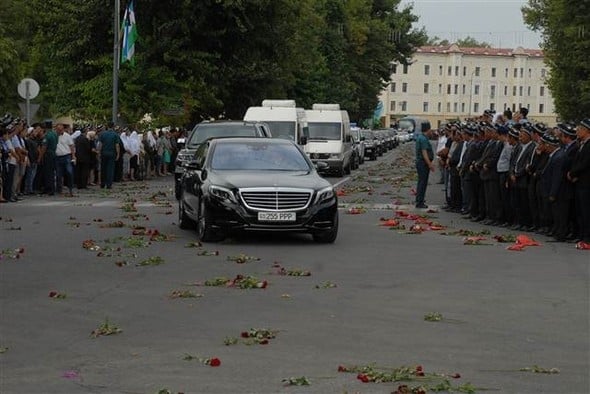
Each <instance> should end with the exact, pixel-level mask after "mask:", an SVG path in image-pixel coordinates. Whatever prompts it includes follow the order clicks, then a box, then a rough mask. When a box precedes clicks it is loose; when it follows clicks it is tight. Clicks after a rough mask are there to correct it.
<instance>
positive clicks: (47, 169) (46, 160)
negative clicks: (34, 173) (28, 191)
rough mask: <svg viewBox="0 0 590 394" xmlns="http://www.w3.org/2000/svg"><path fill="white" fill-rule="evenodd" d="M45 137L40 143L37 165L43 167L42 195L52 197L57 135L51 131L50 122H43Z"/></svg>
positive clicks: (53, 192) (51, 125)
mask: <svg viewBox="0 0 590 394" xmlns="http://www.w3.org/2000/svg"><path fill="white" fill-rule="evenodd" d="M45 129H46V132H45V136H44V137H43V141H42V142H41V153H40V154H39V163H42V165H43V179H44V183H45V187H44V189H43V193H45V194H47V195H49V196H53V195H54V194H55V164H56V163H55V161H56V157H55V156H56V153H55V151H56V149H57V141H58V137H57V133H56V132H55V131H54V130H53V123H52V122H51V121H46V122H45Z"/></svg>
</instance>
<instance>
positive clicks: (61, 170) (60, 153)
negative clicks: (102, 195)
mask: <svg viewBox="0 0 590 394" xmlns="http://www.w3.org/2000/svg"><path fill="white" fill-rule="evenodd" d="M55 131H56V133H57V136H58V140H57V149H56V150H55V153H56V156H57V160H56V166H57V171H56V172H57V192H58V193H61V190H62V186H63V184H64V181H65V184H66V186H67V187H68V190H69V193H68V194H67V196H68V197H73V195H74V194H73V187H74V168H73V166H72V164H75V163H76V148H75V145H74V139H73V138H72V136H71V135H69V134H68V133H66V132H65V125H64V124H63V123H59V124H57V126H56V127H55ZM64 174H65V175H67V176H66V177H65V178H66V179H65V180H64Z"/></svg>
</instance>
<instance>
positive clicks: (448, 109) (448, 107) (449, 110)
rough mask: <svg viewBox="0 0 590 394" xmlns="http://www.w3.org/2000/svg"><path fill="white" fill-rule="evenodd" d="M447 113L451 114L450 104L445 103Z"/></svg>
mask: <svg viewBox="0 0 590 394" xmlns="http://www.w3.org/2000/svg"><path fill="white" fill-rule="evenodd" d="M447 112H451V103H447Z"/></svg>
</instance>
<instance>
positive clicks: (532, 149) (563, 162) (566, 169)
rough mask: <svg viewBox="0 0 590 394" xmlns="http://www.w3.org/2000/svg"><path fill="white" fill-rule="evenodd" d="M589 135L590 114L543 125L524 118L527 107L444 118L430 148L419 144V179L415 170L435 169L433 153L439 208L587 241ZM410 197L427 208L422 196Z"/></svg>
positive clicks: (490, 222)
mask: <svg viewBox="0 0 590 394" xmlns="http://www.w3.org/2000/svg"><path fill="white" fill-rule="evenodd" d="M589 139H590V119H584V120H582V121H580V122H578V123H559V124H557V125H556V126H555V127H548V126H547V125H545V124H543V123H532V122H529V121H528V120H527V111H526V108H523V109H522V110H521V111H520V112H519V113H517V114H515V115H514V117H513V116H512V113H511V112H510V111H506V112H504V113H503V114H500V115H498V114H494V113H493V111H486V112H485V113H484V115H483V116H481V117H479V118H477V119H471V120H470V121H469V122H450V123H447V124H446V125H444V127H442V128H441V129H440V130H439V137H438V143H437V144H436V148H435V149H433V151H434V150H436V152H429V151H428V149H427V148H424V145H420V146H422V147H423V148H420V147H419V146H418V145H417V148H416V149H417V151H416V155H417V168H418V174H419V181H418V184H419V186H420V173H421V172H422V173H423V172H424V171H426V176H428V170H430V171H434V161H435V160H434V154H436V157H437V160H438V163H439V168H440V174H441V178H440V181H439V183H441V184H444V189H443V190H445V199H446V205H445V206H444V207H443V209H445V210H447V211H450V212H456V213H458V214H462V215H464V218H466V219H470V220H471V221H474V222H481V223H483V224H485V225H491V226H502V227H507V228H510V229H512V230H518V231H526V232H536V233H538V234H544V235H547V236H550V237H553V238H554V240H556V241H560V242H566V241H569V242H579V241H584V242H590V143H589V142H588V140H589ZM417 144H418V142H417ZM428 145H430V144H428ZM419 161H422V162H423V163H421V165H419V164H420V163H418V162H419ZM422 178H423V177H422ZM426 179H427V178H426ZM424 188H425V186H424ZM416 204H417V207H422V208H423V207H425V205H424V200H423V197H422V198H419V196H417V198H416Z"/></svg>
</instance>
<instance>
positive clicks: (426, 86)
mask: <svg viewBox="0 0 590 394" xmlns="http://www.w3.org/2000/svg"><path fill="white" fill-rule="evenodd" d="M424 93H428V84H427V83H425V84H424Z"/></svg>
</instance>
